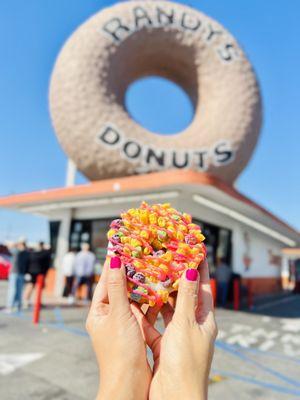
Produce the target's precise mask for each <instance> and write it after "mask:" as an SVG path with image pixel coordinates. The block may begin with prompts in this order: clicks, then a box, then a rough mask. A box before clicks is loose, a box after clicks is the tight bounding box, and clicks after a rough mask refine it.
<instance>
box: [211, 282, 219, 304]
mask: <svg viewBox="0 0 300 400" xmlns="http://www.w3.org/2000/svg"><path fill="white" fill-rule="evenodd" d="M210 287H211V292H212V296H213V300H214V306H216V305H217V283H216V280H215V279H214V278H211V279H210Z"/></svg>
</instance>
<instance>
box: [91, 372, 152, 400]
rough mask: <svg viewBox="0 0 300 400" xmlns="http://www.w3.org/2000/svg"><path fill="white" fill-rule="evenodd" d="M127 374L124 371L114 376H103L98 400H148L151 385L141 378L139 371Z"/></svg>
mask: <svg viewBox="0 0 300 400" xmlns="http://www.w3.org/2000/svg"><path fill="white" fill-rule="evenodd" d="M126 372H128V371H126V370H124V371H122V373H121V374H114V375H113V376H112V375H111V374H110V375H109V376H107V375H105V374H103V375H102V377H101V380H100V385H99V390H98V394H97V398H96V400H112V399H113V400H147V399H148V388H149V384H145V382H144V381H143V379H140V378H139V376H138V375H139V373H138V371H135V373H130V374H127V373H126ZM143 378H144V379H145V377H143Z"/></svg>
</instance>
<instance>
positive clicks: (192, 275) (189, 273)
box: [185, 269, 198, 282]
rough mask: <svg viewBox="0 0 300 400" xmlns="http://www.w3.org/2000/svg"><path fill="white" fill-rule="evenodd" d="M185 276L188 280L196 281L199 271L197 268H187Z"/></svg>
mask: <svg viewBox="0 0 300 400" xmlns="http://www.w3.org/2000/svg"><path fill="white" fill-rule="evenodd" d="M185 277H186V279H187V280H188V281H192V282H195V281H196V280H197V278H198V271H197V270H196V269H187V270H186V272H185Z"/></svg>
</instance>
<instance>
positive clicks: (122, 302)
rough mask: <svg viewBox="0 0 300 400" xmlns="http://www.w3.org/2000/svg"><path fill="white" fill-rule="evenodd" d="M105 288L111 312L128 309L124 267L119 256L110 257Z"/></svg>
mask: <svg viewBox="0 0 300 400" xmlns="http://www.w3.org/2000/svg"><path fill="white" fill-rule="evenodd" d="M107 290H108V300H109V304H110V308H111V312H116V311H121V312H124V311H128V310H129V301H128V297H127V285H126V277H125V268H124V266H123V265H122V263H121V259H120V257H112V258H111V259H110V265H109V268H108V275H107Z"/></svg>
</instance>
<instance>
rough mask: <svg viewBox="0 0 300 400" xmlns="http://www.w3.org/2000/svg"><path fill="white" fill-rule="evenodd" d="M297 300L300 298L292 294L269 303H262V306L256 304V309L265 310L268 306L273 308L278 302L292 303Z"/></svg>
mask: <svg viewBox="0 0 300 400" xmlns="http://www.w3.org/2000/svg"><path fill="white" fill-rule="evenodd" d="M295 300H298V299H297V297H292V296H290V297H285V298H283V299H277V300H273V301H270V302H269V303H265V304H262V305H260V306H255V307H254V310H255V311H257V310H258V311H260V310H265V309H267V308H271V307H274V306H277V305H278V304H284V303H290V302H293V301H295Z"/></svg>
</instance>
